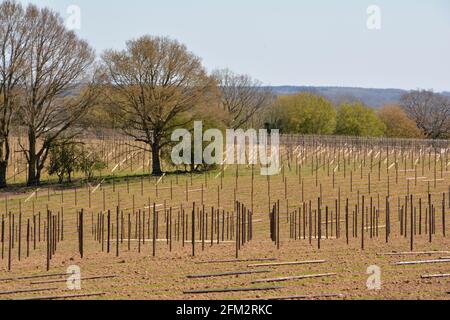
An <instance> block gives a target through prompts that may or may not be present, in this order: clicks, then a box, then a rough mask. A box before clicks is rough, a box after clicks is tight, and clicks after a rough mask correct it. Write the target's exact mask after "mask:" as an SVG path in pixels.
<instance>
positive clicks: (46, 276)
mask: <svg viewBox="0 0 450 320" xmlns="http://www.w3.org/2000/svg"><path fill="white" fill-rule="evenodd" d="M67 275H68V274H67V273H54V274H42V275H36V276H25V277H17V278H5V279H0V282H4V281H5V282H6V281H15V280H28V279H38V278H51V277H63V276H67Z"/></svg>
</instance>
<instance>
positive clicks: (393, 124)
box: [264, 90, 450, 139]
mask: <svg viewBox="0 0 450 320" xmlns="http://www.w3.org/2000/svg"><path fill="white" fill-rule="evenodd" d="M265 112H266V113H265V117H264V119H265V126H266V127H268V128H273V129H275V128H276V129H280V131H281V132H283V133H286V134H306V135H308V134H309V135H311V134H313V135H341V136H362V137H388V138H403V139H448V138H449V133H450V117H449V112H450V99H449V98H447V97H445V96H442V95H440V94H437V93H434V92H432V91H426V90H417V91H411V92H409V93H406V94H404V95H403V96H402V98H401V100H400V102H399V103H398V104H388V105H385V106H383V107H382V108H381V109H379V110H375V109H374V108H371V107H369V106H366V105H364V104H363V103H362V102H360V101H347V102H342V103H340V104H338V105H335V104H334V103H333V102H332V101H331V100H329V99H327V98H325V97H322V96H320V95H316V94H312V93H306V92H304V93H298V94H295V95H285V96H279V97H278V98H277V99H276V100H275V101H274V103H273V104H272V105H271V106H270V107H268V108H267V109H266V110H265Z"/></svg>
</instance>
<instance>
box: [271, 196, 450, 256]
mask: <svg viewBox="0 0 450 320" xmlns="http://www.w3.org/2000/svg"><path fill="white" fill-rule="evenodd" d="M446 198H447V195H446V194H445V193H443V194H442V205H441V208H438V207H436V206H435V205H434V203H433V199H432V194H428V197H427V201H426V202H424V201H423V199H422V198H420V197H419V198H418V203H417V198H415V196H414V195H412V194H411V195H407V196H405V198H404V200H402V199H401V198H398V203H397V207H398V216H397V222H398V228H399V234H400V236H402V237H405V238H409V240H410V249H411V251H413V250H414V240H415V237H417V236H422V235H423V234H426V235H427V236H428V241H429V242H430V243H431V242H432V240H433V237H434V236H435V235H436V234H437V228H436V225H437V224H436V222H437V218H438V217H439V216H440V222H441V227H442V236H443V237H446V235H447V225H446V214H447V213H446ZM391 201H392V199H391V198H390V197H386V199H385V207H384V209H382V208H381V204H380V199H379V198H378V199H377V201H376V200H375V199H374V197H369V198H367V197H366V196H364V195H363V196H361V195H359V194H358V201H357V204H355V205H354V208H351V207H350V204H349V199H348V198H347V199H346V203H345V208H344V210H345V212H344V217H343V220H341V219H342V217H341V205H340V200H335V206H334V211H333V209H330V207H329V206H324V205H323V203H322V199H321V198H320V197H319V198H318V200H317V206H315V207H314V206H313V203H312V201H309V203H303V205H302V206H301V207H300V208H298V209H297V210H293V211H289V208H288V209H287V210H288V214H287V215H286V217H287V223H288V226H289V239H291V240H302V239H303V240H307V239H309V243H310V244H312V241H313V239H315V240H317V245H318V248H319V249H320V247H321V240H323V239H339V238H340V237H341V230H342V224H344V229H345V238H346V242H347V244H349V241H350V238H351V237H350V231H351V232H352V237H353V238H360V239H361V249H363V250H364V248H365V240H366V239H365V237H366V234H368V236H369V237H370V239H372V238H379V237H380V236H381V232H380V229H381V228H383V229H385V241H386V243H389V240H390V237H391V234H392V230H393V229H392V228H393V226H394V223H395V222H394V221H393V220H392V212H391ZM376 202H377V204H376ZM439 209H440V213H438V210H439ZM383 212H384V222H385V225H384V226H380V222H381V220H382V213H383ZM269 220H270V235H271V239H272V241H274V242H275V243H276V245H277V247H278V248H279V247H280V201H277V203H276V204H275V205H273V208H272V211H271V212H270V215H269ZM324 226H325V230H323V227H324ZM359 228H361V229H360V230H361V232H360V233H359V232H358V229H359ZM358 233H359V236H358Z"/></svg>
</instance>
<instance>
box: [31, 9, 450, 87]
mask: <svg viewBox="0 0 450 320" xmlns="http://www.w3.org/2000/svg"><path fill="white" fill-rule="evenodd" d="M22 2H24V3H28V2H32V3H35V4H38V5H40V6H49V7H51V8H54V9H55V10H57V11H59V12H60V13H61V14H62V15H63V17H64V18H67V17H68V16H69V15H68V14H67V8H68V7H69V6H70V5H77V6H79V8H80V9H81V29H80V30H78V31H77V32H78V34H79V35H80V36H81V37H82V38H84V39H87V40H88V41H89V42H90V43H91V45H92V46H93V47H94V48H95V49H96V50H97V53H99V54H100V53H101V52H102V51H103V50H104V49H106V48H118V49H120V48H123V47H124V44H125V41H126V40H128V39H131V38H135V37H138V36H140V35H143V34H151V35H165V36H170V37H172V38H176V39H178V40H179V41H181V42H183V43H184V44H186V45H187V47H188V48H189V50H190V51H192V52H194V53H195V54H197V55H198V56H200V57H201V58H202V59H203V62H204V64H205V66H206V67H207V69H208V70H212V69H215V68H225V67H228V68H230V69H232V70H233V71H235V72H238V73H248V74H250V75H252V76H253V77H255V78H258V79H259V80H261V81H263V82H264V83H265V84H267V85H333V86H357V87H377V88H405V89H416V88H424V89H434V90H436V91H443V90H447V91H450V1H449V0H426V1H424V0H370V1H366V0H339V1H336V0H309V1H302V0H270V1H269V0H23V1H22ZM370 5H377V6H379V8H380V9H381V30H369V29H368V28H367V20H368V18H369V16H368V14H367V12H366V11H367V8H368V7H369V6H370Z"/></svg>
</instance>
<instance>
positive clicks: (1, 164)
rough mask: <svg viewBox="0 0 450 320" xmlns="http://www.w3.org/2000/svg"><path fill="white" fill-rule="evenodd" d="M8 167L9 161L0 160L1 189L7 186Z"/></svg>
mask: <svg viewBox="0 0 450 320" xmlns="http://www.w3.org/2000/svg"><path fill="white" fill-rule="evenodd" d="M7 168H8V162H7V161H0V189H1V188H6V169H7Z"/></svg>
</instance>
